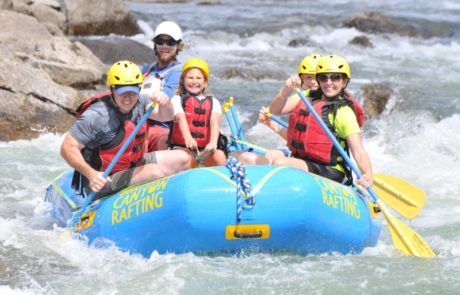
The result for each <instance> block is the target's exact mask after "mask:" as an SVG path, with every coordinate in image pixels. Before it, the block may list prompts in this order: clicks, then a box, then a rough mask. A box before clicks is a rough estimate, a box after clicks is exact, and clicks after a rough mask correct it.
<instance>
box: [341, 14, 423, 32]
mask: <svg viewBox="0 0 460 295" xmlns="http://www.w3.org/2000/svg"><path fill="white" fill-rule="evenodd" d="M343 25H344V26H345V27H349V28H351V27H353V28H356V29H357V30H359V31H361V32H365V33H372V34H398V35H401V36H408V37H425V38H426V37H431V34H430V33H429V32H427V31H426V30H423V29H421V28H419V27H417V26H415V25H413V24H410V23H408V22H407V21H403V20H400V19H397V18H394V17H391V16H387V15H384V14H382V13H379V12H373V11H370V12H361V13H357V14H355V15H352V16H351V17H349V18H348V19H347V20H345V21H344V23H343Z"/></svg>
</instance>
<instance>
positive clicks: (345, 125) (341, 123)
mask: <svg viewBox="0 0 460 295" xmlns="http://www.w3.org/2000/svg"><path fill="white" fill-rule="evenodd" d="M292 99H295V100H296V101H297V102H298V101H299V100H300V96H299V95H297V94H294V95H293V96H292ZM328 118H329V122H330V123H331V124H332V126H334V127H335V132H337V134H338V135H339V136H340V137H341V138H345V139H346V138H347V137H348V136H349V135H350V134H355V133H361V128H360V127H359V124H358V120H357V119H356V114H355V112H354V111H353V110H352V109H351V107H350V106H342V107H339V108H338V109H337V113H336V116H335V119H334V116H333V114H332V113H330V114H329V115H328ZM340 144H341V145H342V147H344V143H343V142H341V143H340ZM337 160H338V161H341V160H342V157H340V156H339V157H338V159H337ZM332 168H334V169H337V170H339V171H341V172H344V173H345V170H344V169H343V167H342V166H341V165H340V164H337V165H335V166H332Z"/></svg>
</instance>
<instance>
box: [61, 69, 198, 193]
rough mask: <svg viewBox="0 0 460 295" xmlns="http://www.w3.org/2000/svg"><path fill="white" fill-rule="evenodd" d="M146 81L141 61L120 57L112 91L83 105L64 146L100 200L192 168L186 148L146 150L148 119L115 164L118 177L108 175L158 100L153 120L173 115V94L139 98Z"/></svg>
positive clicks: (112, 76)
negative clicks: (128, 188) (110, 166)
mask: <svg viewBox="0 0 460 295" xmlns="http://www.w3.org/2000/svg"><path fill="white" fill-rule="evenodd" d="M142 82H143V77H142V73H141V72H140V70H139V67H138V66H137V65H136V64H135V63H133V62H130V61H119V62H116V63H115V64H113V65H112V66H111V67H110V69H109V71H108V73H107V85H108V86H109V87H110V94H109V95H100V96H96V97H93V98H91V99H89V100H88V101H86V102H85V103H84V104H83V105H82V106H81V107H80V110H79V111H78V113H79V115H78V119H77V121H76V122H75V123H74V124H73V126H72V127H71V128H70V130H69V132H68V133H67V134H66V136H65V138H64V141H63V143H62V145H61V155H62V157H63V158H64V159H65V160H66V161H67V163H69V165H70V166H72V167H73V168H74V169H75V170H76V171H77V175H78V174H79V175H80V176H83V177H81V178H80V180H82V181H81V182H80V184H81V186H82V187H83V188H85V189H86V190H87V191H88V190H92V191H94V192H98V194H97V195H96V197H95V199H97V198H100V197H103V196H105V195H108V194H111V193H114V192H116V191H118V190H121V189H123V188H125V187H127V186H129V185H131V184H134V183H138V182H141V181H144V180H147V179H156V178H160V177H165V176H168V175H171V174H174V173H177V172H179V171H182V170H185V169H188V168H190V167H191V156H190V155H189V154H188V153H187V152H185V151H183V150H164V151H156V152H151V153H148V154H144V152H145V151H147V146H146V145H147V134H148V124H147V123H144V124H143V125H142V126H141V128H140V129H139V131H138V132H137V134H136V136H135V137H134V139H133V140H132V141H131V142H130V143H129V145H128V148H127V149H126V151H125V152H124V153H123V154H122V156H121V157H120V159H119V160H118V161H117V163H116V165H115V166H114V167H113V170H112V175H110V176H109V177H107V178H105V179H104V178H103V177H102V174H103V171H105V170H106V168H107V167H108V165H109V164H110V162H111V161H112V160H113V159H114V157H115V155H116V153H117V152H118V150H119V149H120V148H121V146H122V145H123V144H124V143H125V142H126V140H127V138H128V137H129V135H130V134H131V133H132V131H133V130H134V129H135V127H136V125H137V124H138V122H139V120H140V118H141V117H142V116H143V115H144V114H145V112H146V108H147V107H148V105H149V103H150V102H155V103H157V104H158V107H156V108H155V109H154V110H153V112H152V114H151V115H150V118H152V119H155V120H158V121H164V120H167V119H170V118H171V106H170V102H169V98H168V96H167V95H166V94H164V93H163V92H161V91H157V92H154V93H153V94H152V95H150V97H149V99H142V100H141V99H139V91H140V85H141V84H142ZM75 179H76V177H74V181H75ZM74 184H75V182H74ZM77 187H78V188H81V187H80V186H77Z"/></svg>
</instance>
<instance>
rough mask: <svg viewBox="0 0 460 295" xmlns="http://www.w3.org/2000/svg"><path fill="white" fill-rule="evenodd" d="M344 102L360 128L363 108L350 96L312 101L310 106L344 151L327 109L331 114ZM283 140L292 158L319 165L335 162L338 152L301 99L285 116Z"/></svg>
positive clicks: (341, 140) (342, 139)
mask: <svg viewBox="0 0 460 295" xmlns="http://www.w3.org/2000/svg"><path fill="white" fill-rule="evenodd" d="M345 105H348V106H350V107H351V108H352V109H353V111H354V112H355V114H356V118H357V121H358V124H359V126H360V127H361V126H362V124H363V123H364V111H363V109H362V108H361V106H360V105H359V103H358V102H357V101H356V99H355V98H353V97H343V99H341V100H334V101H332V102H326V101H323V100H321V101H316V103H315V102H314V103H313V108H314V109H315V111H316V112H317V113H318V114H319V115H320V116H321V118H322V120H323V122H324V123H325V124H326V126H327V127H328V128H329V130H330V131H331V132H332V134H334V136H335V137H336V138H337V140H338V141H339V142H341V144H343V145H344V146H345V150H347V151H348V146H347V144H346V141H345V139H344V138H340V137H339V136H338V134H337V132H336V130H335V127H334V126H333V125H332V124H331V122H330V121H329V117H328V115H329V114H330V113H331V112H332V113H333V116H334V117H335V115H336V112H337V109H338V108H339V107H342V106H345ZM287 143H288V147H289V149H290V150H291V152H292V154H293V156H295V157H296V158H300V159H304V160H310V161H313V162H316V163H320V164H323V165H330V166H334V165H336V164H337V158H338V157H339V155H340V154H339V152H338V151H337V150H336V149H335V147H334V144H333V143H332V141H331V140H330V139H329V137H328V135H327V134H326V132H324V131H323V129H322V128H321V125H320V124H319V123H318V122H317V121H316V119H315V117H314V116H313V115H310V111H309V109H308V108H307V106H306V105H305V104H304V103H303V101H302V100H300V101H299V102H298V103H297V105H296V108H295V109H294V111H293V112H292V113H291V116H290V117H289V127H288V134H287Z"/></svg>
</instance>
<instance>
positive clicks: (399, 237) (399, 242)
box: [297, 91, 435, 257]
mask: <svg viewBox="0 0 460 295" xmlns="http://www.w3.org/2000/svg"><path fill="white" fill-rule="evenodd" d="M297 94H298V95H299V96H300V98H301V99H302V101H303V102H304V103H305V105H306V106H307V107H308V109H309V110H310V112H311V113H312V114H313V116H314V117H315V119H316V121H317V122H318V123H319V124H320V125H321V128H322V129H323V131H324V132H325V133H326V134H327V136H328V137H329V139H330V140H331V141H332V142H333V144H334V147H335V148H336V149H337V151H338V152H339V153H340V155H341V156H342V157H343V159H344V160H345V162H346V163H347V164H348V166H350V168H351V169H352V170H353V172H354V173H355V174H356V177H358V178H361V172H360V171H359V169H358V168H357V167H356V166H355V165H354V164H353V162H352V161H351V159H350V158H349V157H348V155H347V153H345V151H344V150H343V148H342V146H341V145H340V143H339V142H338V141H337V139H336V138H335V137H334V135H333V134H332V132H331V131H330V130H329V129H328V128H327V126H326V124H325V123H324V122H323V120H322V119H321V118H320V117H319V115H318V113H317V112H316V111H315V109H314V108H313V106H312V105H311V103H310V102H309V101H308V99H307V98H306V97H305V95H304V94H303V93H302V91H298V92H297ZM367 191H368V192H369V195H370V196H371V198H372V199H373V200H374V202H375V203H376V204H377V205H378V206H379V207H380V209H381V210H382V213H383V215H384V216H385V218H386V220H387V224H388V226H389V228H390V233H391V237H392V240H393V244H394V245H395V247H396V249H398V250H399V251H400V252H401V253H403V254H406V255H412V256H417V257H433V256H435V254H434V252H433V250H431V248H430V246H428V244H427V243H426V242H425V241H424V240H423V238H422V237H421V236H420V235H419V234H417V233H416V232H415V231H414V230H412V229H411V228H410V227H408V226H407V225H405V224H404V223H402V222H401V221H399V220H398V219H396V218H395V217H394V216H392V215H391V213H390V212H388V211H387V209H386V208H385V206H384V205H383V203H382V202H381V200H380V199H379V198H378V196H377V195H376V194H375V192H374V190H373V189H372V188H371V187H368V188H367Z"/></svg>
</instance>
